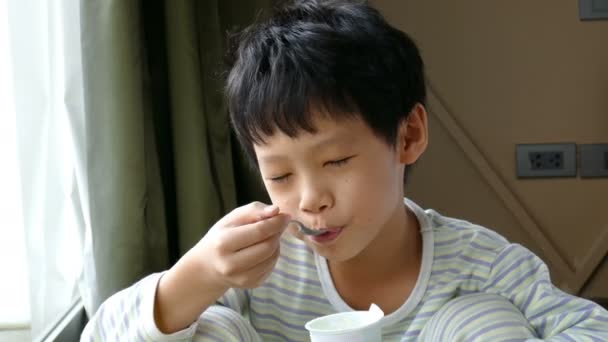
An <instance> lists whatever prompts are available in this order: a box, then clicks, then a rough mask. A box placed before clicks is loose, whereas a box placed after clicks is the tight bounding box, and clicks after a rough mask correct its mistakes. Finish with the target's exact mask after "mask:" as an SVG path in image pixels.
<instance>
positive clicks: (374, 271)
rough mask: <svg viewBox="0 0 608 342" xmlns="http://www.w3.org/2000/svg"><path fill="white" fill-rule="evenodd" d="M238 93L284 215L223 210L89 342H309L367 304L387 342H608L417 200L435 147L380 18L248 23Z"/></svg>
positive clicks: (112, 302) (241, 134)
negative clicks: (329, 323)
mask: <svg viewBox="0 0 608 342" xmlns="http://www.w3.org/2000/svg"><path fill="white" fill-rule="evenodd" d="M226 94H227V98H228V103H229V108H230V113H231V119H232V124H233V128H234V129H235V131H236V134H237V136H238V138H239V140H240V142H241V144H242V145H243V147H244V150H245V152H246V154H247V156H248V157H249V158H250V160H251V161H252V163H253V164H254V165H256V166H257V167H258V168H259V171H260V174H261V176H262V178H263V181H264V185H265V187H266V190H267V191H268V194H269V195H270V198H271V200H272V203H273V205H263V204H260V203H253V204H250V205H247V206H244V207H241V208H237V209H235V210H234V211H232V212H231V213H229V214H227V215H226V216H225V217H224V218H222V219H221V220H219V221H218V222H217V223H216V224H215V225H214V226H213V227H212V228H211V229H210V231H209V233H208V234H207V235H205V237H203V239H202V240H201V241H200V242H199V243H198V244H197V245H196V246H195V247H193V248H192V249H191V250H190V251H188V253H186V254H185V255H184V256H183V257H182V258H181V259H180V260H179V262H178V263H177V264H176V265H174V266H173V267H172V268H171V269H170V270H168V271H167V272H164V273H163V274H155V275H151V276H149V277H147V278H145V279H143V280H142V281H140V282H138V283H137V284H135V285H134V286H132V287H130V288H128V289H126V290H123V291H121V292H119V293H117V294H115V295H114V296H112V297H111V298H109V299H108V300H107V301H106V302H105V303H104V305H103V306H102V307H101V308H100V309H99V311H98V312H97V314H96V315H95V316H94V317H93V318H92V319H91V321H90V322H89V324H88V325H87V327H86V329H85V332H84V333H83V340H97V339H107V340H120V339H124V340H159V341H175V340H192V339H197V338H198V339H201V340H215V341H257V340H263V341H288V340H290V341H305V340H307V339H308V333H307V332H306V330H305V329H304V324H305V323H306V322H307V321H309V320H311V319H313V318H316V317H319V316H322V315H326V314H330V313H335V312H340V311H347V310H353V309H357V310H365V309H368V308H369V306H370V304H371V303H376V304H377V305H379V306H380V307H381V308H382V310H383V311H384V312H385V313H386V315H387V316H386V317H385V318H384V319H383V321H382V324H383V338H384V340H385V341H392V340H395V341H410V340H412V341H413V340H426V341H452V340H461V339H464V340H475V339H478V340H490V341H499V340H503V339H534V338H554V339H555V340H564V341H571V340H576V341H582V340H600V341H607V340H608V313H606V311H605V310H603V309H601V308H600V307H599V306H597V305H595V304H593V303H591V302H589V301H585V300H583V299H579V298H576V297H572V296H569V295H566V294H564V293H562V292H561V291H559V290H558V289H556V288H555V287H554V286H553V285H552V284H551V282H550V279H549V274H548V271H547V268H546V266H545V265H544V264H543V263H542V261H540V259H538V258H537V257H536V256H534V255H533V254H532V253H531V252H529V251H528V250H527V249H525V248H523V247H521V246H519V245H516V244H509V243H508V242H507V241H506V240H505V239H504V238H502V237H500V236H499V235H498V234H496V233H494V232H492V231H490V230H487V229H485V228H482V227H479V226H475V225H473V224H471V223H468V222H465V221H460V220H456V219H452V218H447V217H443V216H441V215H440V214H438V213H436V212H434V211H432V210H427V211H425V210H422V209H421V208H419V207H418V206H417V205H416V204H415V203H413V202H411V201H409V200H405V201H404V190H403V180H404V176H405V173H406V169H407V168H408V167H409V165H412V164H414V163H415V162H416V160H417V159H418V158H419V157H420V155H421V154H422V153H423V152H424V150H425V148H426V146H427V142H428V132H427V113H426V109H425V80H424V72H423V62H422V60H421V58H420V55H419V52H418V49H417V48H416V46H415V44H414V43H413V42H412V41H411V40H410V38H408V37H407V35H405V34H404V33H402V32H400V31H398V30H396V29H394V28H393V27H391V26H389V25H388V24H387V23H386V22H385V20H384V19H383V18H382V16H381V15H380V14H379V13H378V12H377V11H376V10H374V9H372V8H371V7H369V6H368V5H367V4H365V3H363V2H359V1H356V2H355V1H345V0H333V1H332V0H326V1H322V0H312V1H299V2H294V3H292V4H290V5H286V6H284V7H283V8H282V9H281V10H280V11H278V12H277V13H275V14H274V15H273V16H272V17H271V18H270V19H269V20H267V21H265V22H262V23H258V24H256V25H254V26H252V27H250V28H249V29H248V30H246V31H245V32H243V33H242V34H241V36H240V42H239V44H238V48H237V50H236V51H235V61H234V65H233V66H232V68H231V70H230V73H229V75H228V78H227V85H226ZM290 219H297V220H299V221H301V222H303V223H304V224H306V225H307V226H309V227H311V228H313V229H326V232H325V233H324V234H322V235H319V236H316V237H312V236H304V235H302V234H301V233H299V232H298V231H297V230H296V229H294V228H293V227H292V226H291V225H289V224H288V223H289V220H290ZM288 227H289V228H288ZM286 229H287V230H288V232H285V234H284V231H285V230H286Z"/></svg>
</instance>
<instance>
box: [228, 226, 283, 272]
mask: <svg viewBox="0 0 608 342" xmlns="http://www.w3.org/2000/svg"><path fill="white" fill-rule="evenodd" d="M280 238H281V236H280V235H279V234H275V235H273V236H271V237H269V238H267V239H266V240H264V241H261V242H259V243H257V244H254V245H252V246H249V247H247V248H243V249H241V250H239V251H238V252H236V253H234V254H232V255H231V256H230V262H231V263H233V264H234V265H243V268H241V271H247V270H249V269H253V268H257V267H258V265H259V264H261V263H263V262H265V261H266V260H268V259H269V258H272V257H273V255H274V254H275V253H276V251H277V250H279V243H280V242H279V239H280Z"/></svg>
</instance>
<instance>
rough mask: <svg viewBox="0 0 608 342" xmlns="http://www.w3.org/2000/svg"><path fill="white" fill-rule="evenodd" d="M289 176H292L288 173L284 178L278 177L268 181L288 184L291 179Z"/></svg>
mask: <svg viewBox="0 0 608 342" xmlns="http://www.w3.org/2000/svg"><path fill="white" fill-rule="evenodd" d="M289 176H291V173H288V174H285V175H282V176H278V177H272V178H268V180H269V181H271V182H275V183H282V182H286V181H287V179H289Z"/></svg>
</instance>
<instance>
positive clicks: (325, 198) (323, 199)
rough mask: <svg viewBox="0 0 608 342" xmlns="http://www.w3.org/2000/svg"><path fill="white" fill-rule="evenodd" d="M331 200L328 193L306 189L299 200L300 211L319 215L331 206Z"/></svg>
mask: <svg viewBox="0 0 608 342" xmlns="http://www.w3.org/2000/svg"><path fill="white" fill-rule="evenodd" d="M332 203H333V200H332V197H331V195H330V194H329V192H327V191H323V190H321V189H315V188H313V189H307V190H305V191H303V192H302V196H301V198H300V210H302V211H303V212H308V213H315V214H316V213H320V212H323V211H325V210H327V209H328V208H330V207H331V206H332Z"/></svg>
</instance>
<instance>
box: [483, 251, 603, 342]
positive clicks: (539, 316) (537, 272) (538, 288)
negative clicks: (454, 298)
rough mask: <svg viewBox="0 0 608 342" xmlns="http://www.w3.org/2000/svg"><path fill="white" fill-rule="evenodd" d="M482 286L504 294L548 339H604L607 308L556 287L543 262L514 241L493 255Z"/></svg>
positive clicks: (492, 291) (486, 290)
mask: <svg viewBox="0 0 608 342" xmlns="http://www.w3.org/2000/svg"><path fill="white" fill-rule="evenodd" d="M483 290H484V291H485V292H488V293H495V294H499V295H501V296H503V297H506V298H508V299H509V300H510V301H511V302H512V303H513V304H514V305H515V306H516V307H518V308H519V309H520V310H521V312H522V313H523V314H524V316H525V317H526V318H527V319H528V321H529V322H530V324H531V325H532V327H534V329H535V330H536V333H537V335H538V336H539V337H540V338H542V339H545V340H549V341H608V311H606V310H604V309H603V308H602V307H600V306H599V305H597V304H595V303H593V302H591V301H588V300H585V299H582V298H578V297H575V296H571V295H569V294H566V293H564V292H562V291H561V290H559V289H558V288H556V287H555V286H554V285H553V284H552V283H551V279H550V277H549V271H548V269H547V266H546V265H545V264H544V263H543V261H542V260H540V258H538V257H537V256H536V255H534V254H533V253H532V252H530V251H529V250H527V249H526V248H524V247H522V246H520V245H518V244H510V245H507V246H506V247H505V248H504V249H503V250H502V251H501V252H500V253H499V255H498V256H497V258H496V259H495V261H494V263H493V264H492V269H491V271H490V275H489V278H488V280H487V281H486V283H485V285H484V288H483Z"/></svg>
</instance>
